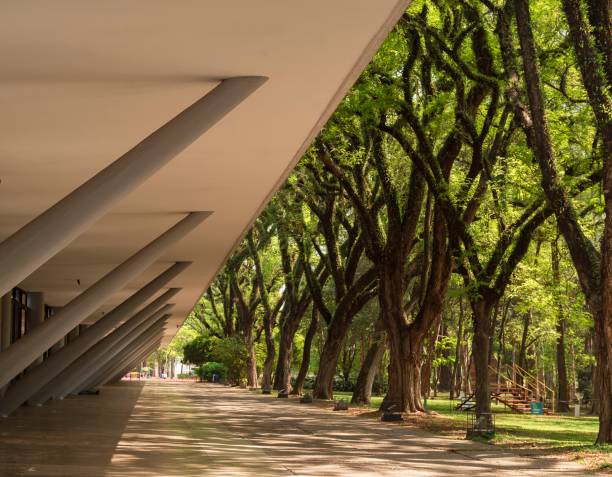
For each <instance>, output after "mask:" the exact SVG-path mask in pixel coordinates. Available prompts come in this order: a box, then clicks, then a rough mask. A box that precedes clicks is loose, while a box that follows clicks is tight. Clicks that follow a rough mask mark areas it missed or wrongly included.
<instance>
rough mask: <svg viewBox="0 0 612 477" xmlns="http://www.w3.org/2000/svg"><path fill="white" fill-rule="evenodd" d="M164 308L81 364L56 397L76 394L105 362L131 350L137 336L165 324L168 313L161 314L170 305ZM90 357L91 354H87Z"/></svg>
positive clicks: (135, 343)
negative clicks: (105, 351) (80, 368)
mask: <svg viewBox="0 0 612 477" xmlns="http://www.w3.org/2000/svg"><path fill="white" fill-rule="evenodd" d="M164 308H166V309H165V310H160V312H158V313H155V315H154V316H152V317H151V318H149V319H148V320H146V321H145V322H144V323H141V324H140V325H138V326H136V327H134V328H133V329H132V330H131V331H129V332H128V333H126V334H125V335H124V336H123V337H122V338H120V339H119V340H117V341H116V342H115V343H114V344H113V345H112V346H111V347H110V348H109V350H108V353H107V354H105V355H104V356H100V357H99V359H91V360H90V361H89V362H90V366H89V367H87V366H83V367H82V370H80V371H81V372H77V373H75V374H76V375H75V376H74V378H73V379H70V382H68V383H66V385H65V386H64V388H63V389H62V390H61V391H60V392H59V393H58V395H57V396H58V397H60V398H63V397H65V396H66V395H68V394H78V393H79V392H81V391H84V390H85V389H86V383H88V382H89V379H91V377H92V376H94V375H95V373H96V372H97V371H99V370H100V369H102V368H103V367H104V366H105V365H106V364H107V363H109V362H111V361H112V357H113V356H117V355H118V354H119V353H121V352H122V351H123V350H133V349H134V347H135V346H137V343H139V338H140V337H141V336H143V335H144V334H145V333H146V332H147V331H148V330H150V329H152V328H154V327H156V326H163V325H165V323H166V321H168V318H170V316H171V315H170V314H165V315H163V316H162V313H163V312H164V311H169V308H170V307H164ZM89 357H90V358H91V356H89Z"/></svg>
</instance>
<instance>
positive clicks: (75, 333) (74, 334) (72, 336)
mask: <svg viewBox="0 0 612 477" xmlns="http://www.w3.org/2000/svg"><path fill="white" fill-rule="evenodd" d="M78 337H79V327H78V326H75V327H74V328H72V329H71V330H70V331H69V332H68V334H67V335H66V343H67V344H70V343H72V342H73V341H74V340H76V339H77V338H78Z"/></svg>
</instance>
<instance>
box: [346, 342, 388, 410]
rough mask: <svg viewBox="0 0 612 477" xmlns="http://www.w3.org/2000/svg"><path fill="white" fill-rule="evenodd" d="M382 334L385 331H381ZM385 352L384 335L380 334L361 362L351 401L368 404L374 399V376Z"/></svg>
mask: <svg viewBox="0 0 612 477" xmlns="http://www.w3.org/2000/svg"><path fill="white" fill-rule="evenodd" d="M380 334H383V333H382V332H381V333H380ZM384 352H385V340H384V336H379V337H377V338H376V339H375V340H374V342H373V343H372V344H371V345H370V347H369V348H368V352H367V353H366V356H365V359H364V360H363V363H362V364H361V369H360V370H359V375H358V376H357V381H356V383H355V389H354V391H353V397H352V398H351V403H353V404H358V405H366V404H370V402H371V401H372V385H373V384H374V378H375V377H376V373H377V372H378V366H379V365H380V360H381V358H382V355H383V353H384Z"/></svg>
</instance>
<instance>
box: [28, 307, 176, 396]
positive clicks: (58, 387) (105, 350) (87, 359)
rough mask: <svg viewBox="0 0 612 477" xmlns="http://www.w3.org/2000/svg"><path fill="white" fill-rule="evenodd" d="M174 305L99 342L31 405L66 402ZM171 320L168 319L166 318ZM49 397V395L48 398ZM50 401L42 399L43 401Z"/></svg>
mask: <svg viewBox="0 0 612 477" xmlns="http://www.w3.org/2000/svg"><path fill="white" fill-rule="evenodd" d="M173 306H174V305H172V304H167V305H164V306H162V307H161V308H160V309H158V310H157V311H155V312H154V313H153V314H146V315H144V314H140V313H139V315H140V316H135V317H134V318H132V319H131V320H129V321H128V322H126V323H124V324H123V325H122V326H121V327H119V328H118V329H117V330H115V331H114V332H113V333H111V334H109V335H108V336H107V337H105V338H104V339H103V340H101V341H100V342H98V343H97V344H96V345H95V346H93V347H92V348H91V349H90V350H88V351H87V352H86V353H85V354H84V355H83V356H81V357H80V358H79V359H78V360H76V361H75V362H74V363H72V364H71V365H70V366H68V368H66V370H64V372H62V374H60V375H59V376H58V377H57V378H56V379H55V380H54V381H53V383H50V384H52V385H53V386H51V385H48V386H46V389H45V390H44V391H45V392H44V393H37V395H36V396H35V398H34V399H32V400H31V401H30V403H33V404H36V405H39V404H42V403H43V402H45V401H46V400H47V399H48V398H51V397H52V398H55V399H62V398H64V397H65V396H66V395H68V394H71V393H73V392H74V391H76V393H78V391H79V386H80V385H81V384H82V383H83V382H85V381H86V380H87V379H89V378H90V377H91V376H92V375H93V374H94V373H95V372H96V371H97V370H99V369H100V368H101V367H102V366H104V365H105V364H106V363H108V362H109V361H111V360H112V359H113V356H116V355H117V354H118V353H119V352H121V351H122V350H123V349H124V348H126V347H127V346H130V344H131V343H133V342H134V341H135V340H136V339H137V338H138V337H139V336H140V335H142V334H143V333H144V332H145V331H147V330H148V329H149V328H150V327H151V326H153V325H154V324H155V323H156V322H157V321H158V320H160V318H162V317H166V316H167V315H168V313H169V312H170V310H171V308H172V307H173ZM166 319H167V318H166ZM44 394H46V395H44ZM41 397H42V399H44V398H47V399H44V400H42V399H41Z"/></svg>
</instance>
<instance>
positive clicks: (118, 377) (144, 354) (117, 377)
mask: <svg viewBox="0 0 612 477" xmlns="http://www.w3.org/2000/svg"><path fill="white" fill-rule="evenodd" d="M160 344H161V338H159V339H158V340H157V341H155V342H154V343H153V344H152V345H151V346H149V347H148V348H146V349H145V351H143V352H141V353H140V354H138V355H136V356H135V357H134V359H133V360H131V362H130V364H128V365H127V366H124V367H123V368H121V370H120V371H119V372H117V373H115V374H114V376H112V377H111V378H110V379H108V380H106V381H105V382H104V383H100V384H99V386H103V385H104V384H107V383H112V382H113V381H120V380H121V378H122V377H123V376H125V374H126V373H127V372H128V371H129V370H130V369H132V368H133V367H134V366H136V365H137V364H138V363H142V361H143V360H144V359H145V358H146V357H147V356H149V355H150V354H151V353H152V352H153V351H155V349H157V348H158V347H159V345H160ZM90 389H91V388H90Z"/></svg>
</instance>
